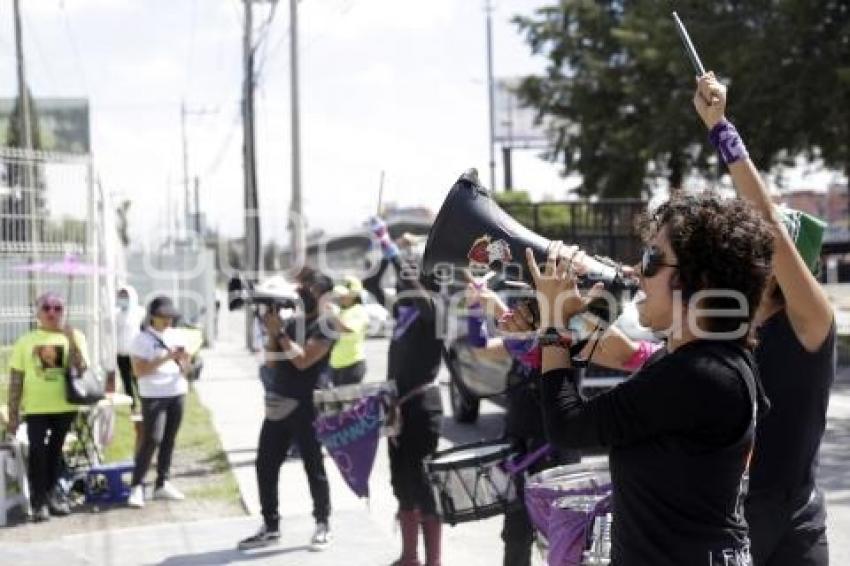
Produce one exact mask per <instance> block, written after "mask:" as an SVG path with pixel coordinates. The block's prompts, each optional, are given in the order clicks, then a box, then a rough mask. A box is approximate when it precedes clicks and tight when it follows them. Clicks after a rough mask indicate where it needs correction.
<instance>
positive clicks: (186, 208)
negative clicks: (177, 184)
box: [180, 99, 189, 232]
mask: <svg viewBox="0 0 850 566" xmlns="http://www.w3.org/2000/svg"><path fill="white" fill-rule="evenodd" d="M180 137H181V138H182V141H183V205H184V208H183V223H184V226H185V227H186V231H187V232H188V231H189V144H188V142H187V141H186V100H185V99H184V100H181V101H180Z"/></svg>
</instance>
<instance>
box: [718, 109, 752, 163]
mask: <svg viewBox="0 0 850 566" xmlns="http://www.w3.org/2000/svg"><path fill="white" fill-rule="evenodd" d="M708 139H709V140H711V145H713V146H714V148H715V149H716V150H717V152H718V153H720V158H721V159H722V160H723V163H725V164H726V165H730V164H732V163H735V162H736V161H740V160H741V159H746V158H748V157H749V156H750V154H749V153H747V148H746V147H745V146H744V142H743V140H742V139H741V136H740V134H738V130H736V129H735V126H733V125H732V122H729V121H728V120H721V121H720V122H718V123H717V124H715V125H714V127H713V128H711V131H710V132H709V133H708Z"/></svg>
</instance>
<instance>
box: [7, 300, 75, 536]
mask: <svg viewBox="0 0 850 566" xmlns="http://www.w3.org/2000/svg"><path fill="white" fill-rule="evenodd" d="M36 309H37V310H36V319H37V320H38V327H37V328H36V329H35V330H31V331H29V332H27V333H26V334H24V335H23V336H21V337H20V338H18V340H17V341H16V342H15V345H14V346H13V347H12V356H11V358H10V359H9V369H10V379H9V429H8V430H9V433H10V434H15V432H16V431H17V428H18V424H19V423H20V419H21V416H23V418H24V419H25V420H26V423H27V437H28V440H29V469H28V476H29V482H30V502H31V504H32V508H33V519H34V520H35V521H46V520H48V519H50V515H56V516H63V515H67V514H69V513H70V512H71V510H70V508H69V507H68V503H67V502H66V501H65V499H64V498H63V497H62V496H61V495H60V494H58V493H57V492H56V483H57V481H58V479H59V473H60V470H61V460H62V445H63V444H64V443H65V436H66V435H67V434H68V429H69V428H70V427H71V423H72V422H73V420H74V417H75V416H76V414H77V407H76V406H75V405H72V404H70V403H68V402H67V401H66V398H65V373H66V372H67V370H68V367H69V364H72V365H74V366H75V367H76V368H77V369H79V370H82V369H84V368H85V367H87V366H88V364H89V358H88V347H87V344H86V337H85V336H84V335H83V333H82V332H80V331H79V330H74V329H72V328H71V327H70V326H67V325H66V326H64V327H63V324H62V323H63V320H64V315H65V301H64V299H63V298H62V297H61V296H59V295H58V294H56V293H53V292H47V293H45V294H43V295H41V296H40V297H39V298H38V299H37V300H36Z"/></svg>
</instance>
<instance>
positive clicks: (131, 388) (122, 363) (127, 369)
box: [117, 354, 139, 410]
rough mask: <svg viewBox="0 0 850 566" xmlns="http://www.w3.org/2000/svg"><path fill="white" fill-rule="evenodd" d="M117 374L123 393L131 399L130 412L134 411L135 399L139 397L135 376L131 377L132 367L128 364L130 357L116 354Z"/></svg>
mask: <svg viewBox="0 0 850 566" xmlns="http://www.w3.org/2000/svg"><path fill="white" fill-rule="evenodd" d="M117 361H118V373H120V374H121V383H123V384H124V393H126V394H127V395H129V396H130V398H131V399H133V403H132V404H131V405H130V409H131V410H135V409H136V398H137V397H138V396H139V387H138V385H137V384H136V376H135V375H133V365H132V364H131V363H130V356H122V355H121V354H118V360H117Z"/></svg>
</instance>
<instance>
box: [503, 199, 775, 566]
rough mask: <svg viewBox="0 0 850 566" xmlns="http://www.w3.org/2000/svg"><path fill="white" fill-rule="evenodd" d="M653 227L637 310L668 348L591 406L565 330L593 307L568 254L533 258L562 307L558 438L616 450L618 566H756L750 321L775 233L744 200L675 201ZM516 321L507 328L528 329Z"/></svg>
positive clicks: (547, 411) (548, 401) (548, 416)
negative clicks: (749, 498) (750, 523)
mask: <svg viewBox="0 0 850 566" xmlns="http://www.w3.org/2000/svg"><path fill="white" fill-rule="evenodd" d="M643 224H644V227H643V232H644V234H643V235H644V239H645V241H646V242H647V246H648V247H647V249H646V250H645V251H644V253H643V257H642V260H641V264H640V265H639V266H637V269H636V271H637V273H638V275H639V278H640V287H641V290H642V291H643V297H642V298H641V299H639V302H638V312H639V315H640V322H641V324H642V325H644V326H646V327H648V328H650V329H651V330H653V331H654V332H656V333H663V334H665V335H666V339H667V346H666V348H665V349H664V350H661V351H659V352H658V353H657V354H655V355H654V356H653V357H652V358H650V359H649V360H648V361H647V362H646V364H645V365H644V366H643V367H642V368H641V369H640V370H639V371H638V372H637V373H635V374H634V375H633V376H632V377H631V378H629V379H628V380H626V381H624V382H623V383H621V384H620V385H618V386H616V387H614V388H613V389H611V390H609V391H607V392H605V393H602V394H600V395H598V396H596V397H594V398H593V399H590V400H585V399H584V398H582V396H581V395H580V394H579V391H578V388H577V384H576V376H575V372H574V370H573V368H572V367H571V366H572V361H571V359H570V356H569V349H568V347H569V343H570V337H569V334H567V333H565V331H564V330H563V329H564V328H565V325H564V321H567V320H569V318H571V317H572V316H575V315H576V314H578V313H580V312H582V311H583V310H584V309H585V308H586V307H587V304H588V298H587V297H581V296H580V295H579V293H578V290H577V286H576V278H575V275H574V273H573V272H572V270H571V269H570V267H571V265H570V262H569V261H568V260H563V259H561V260H558V258H559V254H560V246H561V245H560V243H557V244H555V245H553V246H552V248H551V249H550V255H549V259H548V261H547V262H546V266H545V268H544V270H543V272H542V273H541V271H540V269H539V268H538V266H537V264H536V263H535V262H534V260H533V256H532V255H531V253H530V251H529V253H528V261H529V269H530V270H531V272H532V275H533V277H534V280H535V286H536V288H537V292H538V301H539V302H542V303H544V304H545V305H547V306H548V305H558V307H557V308H541V309H540V312H541V320H540V325H539V328H540V330H541V331H542V336H543V337H544V338H541V340H542V341H543V343H544V344H546V345H545V346H544V348H543V355H542V373H543V376H542V378H541V390H542V399H543V409H544V420H545V423H546V427H547V433H548V435H549V440H550V442H553V443H555V444H556V445H558V446H560V447H564V448H582V447H590V446H606V447H609V449H610V452H609V458H610V467H611V477H612V482H613V486H614V491H613V494H614V495H613V504H614V526H613V530H612V533H613V535H612V536H613V539H612V551H611V558H612V564H615V565H617V566H630V565H644V564H652V565H653V566H668V565H669V566H681V565H683V564H704V565H709V566H720V565H723V566H730V565H731V566H750V564H751V562H750V556H749V541H748V538H747V525H746V522H745V521H744V519H743V510H742V509H741V501H742V494H743V485H742V484H743V477H744V472H745V467H746V463H747V459H748V457H749V454H750V451H751V448H752V443H753V438H754V430H755V419H756V412H757V411H756V406H757V404H758V403H757V401H758V400H759V395H758V393H757V391H758V387H757V384H756V377H755V371H754V369H753V368H754V366H755V361H754V359H753V356H752V353H751V351H750V349H751V347H752V340H751V333H750V324H751V322H752V317H753V314H754V312H755V307H756V306H757V305H758V302H759V299H760V298H761V294H762V291H763V290H764V286H765V283H766V281H767V277H768V274H769V272H770V258H771V254H772V251H773V247H772V246H773V239H772V235H771V233H770V231H769V229H768V227H767V226H766V224H765V223H764V222H763V221H762V219H761V217H760V216H759V215H758V214H757V213H756V212H755V211H754V210H752V209H751V208H750V207H749V206H748V205H746V204H745V203H743V202H742V201H739V200H720V199H718V198H716V197H713V196H710V195H704V196H699V197H684V198H678V199H674V200H671V201H669V202H667V203H665V204H663V205H661V206H660V207H659V208H658V209H657V210H656V211H654V212H653V213H652V214H651V215H649V216H648V217H647V218H646V219H645V220H644V223H643ZM550 313H558V314H559V315H560V316H552V315H551V314H550ZM561 313H563V314H562V315H561ZM516 314H517V313H515V316H514V317H512V318H511V319H510V322H509V324H504V325H503V327H504V329H506V330H509V331H527V330H529V329H530V324H529V322H528V321H527V320H525V319H524V318H522V317H519V316H516Z"/></svg>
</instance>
